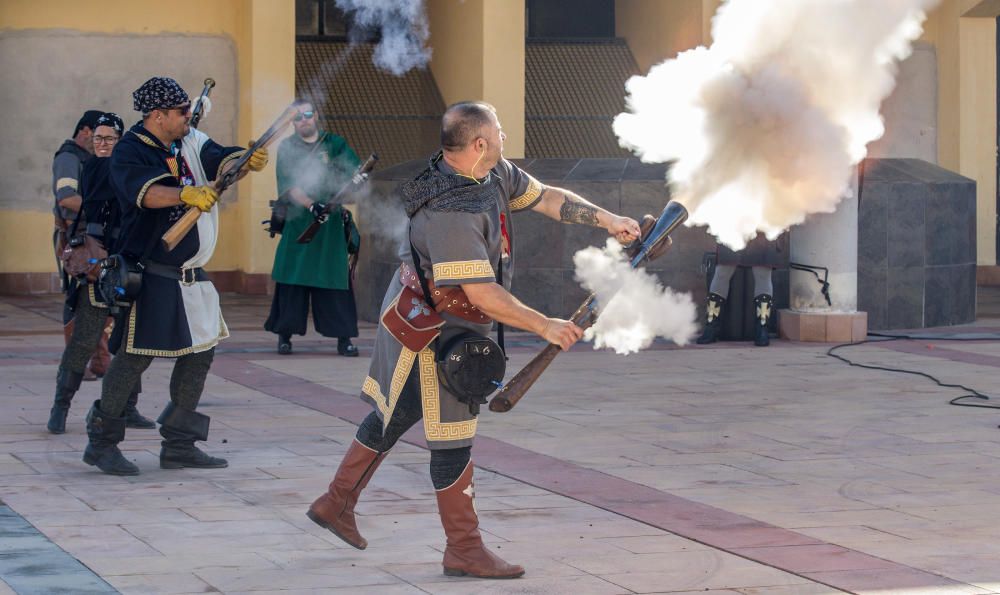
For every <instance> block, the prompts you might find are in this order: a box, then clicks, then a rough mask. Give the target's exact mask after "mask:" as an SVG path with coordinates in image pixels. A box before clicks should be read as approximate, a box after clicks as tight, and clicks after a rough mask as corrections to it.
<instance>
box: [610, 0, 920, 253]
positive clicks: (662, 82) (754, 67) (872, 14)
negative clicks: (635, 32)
mask: <svg viewBox="0 0 1000 595" xmlns="http://www.w3.org/2000/svg"><path fill="white" fill-rule="evenodd" d="M937 3H938V0H729V2H727V3H726V4H724V5H723V6H722V8H720V9H719V12H718V14H717V15H716V16H715V19H714V21H713V24H712V35H713V38H714V40H715V41H714V43H713V44H712V46H711V47H709V48H705V47H699V48H697V49H694V50H690V51H687V52H684V53H682V54H680V55H679V56H677V58H676V59H674V60H669V61H667V62H664V63H662V64H659V65H657V66H654V67H653V68H652V69H651V70H650V71H649V74H648V75H647V76H644V77H642V76H637V77H633V78H631V79H630V80H629V81H628V83H627V85H626V88H627V90H628V92H629V97H628V110H629V112H630V113H623V114H620V115H619V116H618V117H617V118H615V122H614V130H615V134H617V135H618V138H619V141H620V142H621V145H622V146H623V147H626V148H628V149H631V150H632V151H634V152H635V153H636V154H637V155H639V156H640V157H641V158H642V160H643V161H645V162H666V161H674V164H673V166H672V167H671V169H670V174H669V182H670V184H671V187H672V193H673V197H674V198H675V199H676V200H678V201H679V202H681V203H683V204H684V205H685V206H687V208H688V211H689V212H690V218H689V219H688V223H689V224H693V225H699V224H700V225H708V226H709V231H710V232H711V233H712V234H714V235H715V236H717V237H718V238H719V240H720V241H722V242H723V243H725V244H727V245H729V246H730V247H732V248H734V249H739V248H741V247H743V245H744V244H745V242H746V240H747V239H749V238H752V237H753V236H754V235H755V234H756V232H757V230H760V231H763V232H764V233H766V234H767V236H768V237H770V238H774V237H776V236H777V235H778V234H780V233H781V232H782V231H783V230H785V229H787V228H788V227H789V226H791V225H794V224H796V223H800V222H802V221H803V220H804V219H805V217H806V215H808V214H810V213H819V212H832V211H834V209H835V207H836V205H837V202H838V201H839V199H840V198H841V197H842V196H844V195H845V193H846V192H847V191H848V184H849V181H850V178H851V173H852V166H854V165H856V164H857V163H858V162H859V161H861V159H863V158H864V157H865V153H866V145H867V144H868V143H869V142H871V141H873V140H875V139H878V138H879V137H881V136H882V134H883V132H884V127H883V122H882V118H881V117H880V116H879V106H880V104H881V102H882V100H883V99H885V98H886V97H887V96H888V95H889V93H890V92H891V91H892V89H893V86H894V84H895V80H894V78H895V75H896V71H897V62H898V61H899V60H902V59H904V58H906V57H907V56H908V55H909V54H910V50H911V42H912V41H913V40H915V39H916V38H917V37H919V36H920V33H921V24H922V23H923V20H924V18H925V11H927V10H929V9H931V8H933V7H934V6H935V5H936V4H937Z"/></svg>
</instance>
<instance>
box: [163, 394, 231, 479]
mask: <svg viewBox="0 0 1000 595" xmlns="http://www.w3.org/2000/svg"><path fill="white" fill-rule="evenodd" d="M156 421H158V422H159V423H160V435H161V436H163V442H162V443H161V444H162V445H163V447H162V448H161V449H160V468H161V469H182V468H184V467H194V468H197V469H220V468H222V467H228V466H229V462H228V461H226V459H220V458H218V457H213V456H209V455H207V454H205V453H204V452H202V451H201V450H200V449H199V448H198V447H197V446H195V445H194V441H195V440H208V421H209V417H208V416H207V415H202V414H201V413H198V412H197V411H188V410H187V409H181V408H180V407H178V406H177V405H175V404H174V403H173V402H172V401H171V402H170V403H169V404H168V405H167V408H166V409H164V410H163V413H162V414H160V418H159V419H157V420H156Z"/></svg>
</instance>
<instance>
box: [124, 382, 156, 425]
mask: <svg viewBox="0 0 1000 595" xmlns="http://www.w3.org/2000/svg"><path fill="white" fill-rule="evenodd" d="M140 392H142V381H141V380H140V381H139V382H137V383H136V385H135V388H133V389H132V392H131V393H129V396H128V401H125V410H124V411H123V412H122V415H123V416H124V417H125V425H126V426H127V427H129V428H135V429H137V430H152V429H155V428H156V422H155V421H153V420H151V419H149V418H148V417H146V416H145V415H143V414H141V413H139V410H138V409H137V408H136V405H137V404H138V403H139V393H140Z"/></svg>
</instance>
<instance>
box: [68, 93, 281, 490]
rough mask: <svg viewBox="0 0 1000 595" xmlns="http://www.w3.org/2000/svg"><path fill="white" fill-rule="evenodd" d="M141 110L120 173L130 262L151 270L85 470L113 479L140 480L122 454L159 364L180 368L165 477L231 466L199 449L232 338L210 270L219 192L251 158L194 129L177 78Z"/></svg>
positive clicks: (138, 97) (127, 325) (132, 313)
mask: <svg viewBox="0 0 1000 595" xmlns="http://www.w3.org/2000/svg"><path fill="white" fill-rule="evenodd" d="M132 100H133V107H134V108H135V110H136V111H138V112H141V113H142V121H141V122H139V123H137V124H135V125H134V126H132V128H130V129H129V130H128V132H126V133H125V135H124V136H123V137H122V139H121V140H120V141H119V142H118V144H117V146H116V147H115V150H114V152H112V154H111V163H110V171H111V184H112V186H113V187H114V190H115V195H116V198H117V199H118V205H119V208H120V209H121V213H122V237H123V240H122V242H121V245H120V253H121V254H123V255H125V256H128V257H129V258H131V259H134V260H136V261H138V262H140V263H142V264H143V265H144V266H143V273H142V285H141V289H140V290H139V294H138V296H137V297H136V298H135V301H134V302H132V303H131V304H130V305H129V308H128V310H127V313H126V314H125V315H124V316H123V317H122V319H121V322H120V323H119V324H116V325H115V334H114V336H113V337H112V340H111V344H112V347H115V348H116V349H115V358H114V360H112V362H111V366H110V367H109V369H108V373H107V375H106V376H105V377H104V383H103V386H102V387H101V399H100V401H97V402H95V403H94V406H93V407H91V410H90V413H89V414H88V416H87V434H88V437H89V438H90V442H89V444H88V445H87V449H86V451H84V455H83V460H84V462H85V463H87V464H89V465H95V466H97V467H98V468H99V469H100V470H101V471H103V472H105V473H109V474H112V475H136V474H138V473H139V469H138V467H136V466H135V465H134V464H133V463H132V462H131V461H129V460H127V459H126V458H125V457H124V456H123V455H122V453H121V451H120V450H119V449H118V444H119V443H120V442H121V441H122V440H123V439H124V438H125V427H126V423H127V422H126V420H125V418H124V416H123V415H122V413H123V411H124V409H125V405H126V402H127V400H128V397H129V394H130V393H131V392H132V390H133V388H134V387H135V386H136V383H137V382H138V381H139V379H140V377H141V376H142V373H143V372H144V371H145V370H146V368H147V367H149V365H150V364H151V363H152V361H153V358H154V357H169V358H176V361H175V363H174V368H173V373H172V374H171V377H170V403H168V404H167V406H166V408H165V409H164V410H163V412H162V414H161V415H160V417H159V418H158V419H157V421H158V422H159V423H160V435H161V436H162V437H163V441H162V443H161V445H162V447H161V449H160V467H161V468H163V469H180V468H183V467H193V468H219V467H226V466H228V463H227V462H226V460H225V459H220V458H217V457H213V456H210V455H208V454H206V453H205V452H203V451H201V450H200V449H198V448H197V447H196V446H195V445H194V443H195V441H196V440H207V439H208V426H209V417H208V416H207V415H203V414H201V413H198V412H197V411H195V409H196V408H197V407H198V402H199V401H200V399H201V395H202V391H203V390H204V387H205V379H206V377H207V376H208V371H209V368H210V366H211V365H212V359H213V355H214V353H215V346H216V345H217V344H218V343H219V341H221V340H222V339H225V338H226V337H228V336H229V331H228V329H227V328H226V324H225V321H223V319H222V311H221V309H220V308H219V294H218V292H216V290H215V287H214V286H213V285H212V283H211V281H209V280H208V277H207V276H206V275H205V271H204V269H203V268H202V267H204V266H205V264H206V263H207V262H208V260H209V259H210V258H211V256H212V253H213V252H214V250H215V244H216V240H217V238H218V233H219V216H218V210H217V209H213V208H212V207H213V206H214V205H215V203H216V201H217V200H218V198H219V197H218V193H217V192H216V190H215V188H214V187H213V186H211V185H210V184H211V182H212V181H213V180H215V179H216V178H217V177H218V176H219V175H220V174H221V173H222V172H223V171H225V169H226V168H227V167H230V166H231V165H232V162H233V161H234V160H235V159H237V158H239V157H240V155H242V154H243V153H244V152H245V150H244V149H242V148H241V147H224V146H222V145H219V144H218V143H216V142H215V141H213V140H211V139H210V138H208V136H207V135H205V134H204V133H201V132H198V131H197V130H194V129H192V128H191V126H190V124H189V122H190V119H191V113H190V110H191V100H190V98H189V97H188V94H187V93H186V92H185V91H184V89H183V88H181V86H180V85H179V84H178V83H177V81H175V80H173V79H171V78H166V77H153V78H151V79H149V80H148V81H146V82H145V83H143V85H142V86H141V87H139V88H138V89H136V90H135V92H133V93H132ZM248 165H249V168H250V169H251V170H252V171H260V170H262V169H263V168H264V167H265V166H266V165H267V151H266V150H265V149H264V148H260V149H256V150H254V152H253V154H252V156H251V158H250V159H249V162H248ZM188 208H197V209H199V210H201V211H202V213H203V214H202V216H201V217H200V218H199V219H198V222H197V225H196V227H194V228H192V230H191V232H190V233H188V234H187V235H186V236H185V237H184V238H183V239H181V240H180V242H179V243H178V244H177V245H176V246H175V248H174V249H173V250H168V249H167V248H166V247H165V246H164V245H163V243H162V242H161V241H160V238H161V237H162V236H163V234H164V233H165V232H166V231H167V230H168V229H169V228H170V227H171V226H172V225H173V224H174V223H175V222H176V221H177V220H179V219H180V218H181V217H183V216H184V213H185V212H186V210H187V209H188ZM116 339H118V341H116ZM119 343H120V344H119Z"/></svg>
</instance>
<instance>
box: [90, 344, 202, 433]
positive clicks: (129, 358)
mask: <svg viewBox="0 0 1000 595" xmlns="http://www.w3.org/2000/svg"><path fill="white" fill-rule="evenodd" d="M214 357H215V348H214V347H213V348H212V349H209V350H208V351H202V352H200V353H189V354H187V355H182V356H181V357H179V358H177V361H176V362H175V363H174V371H173V373H172V374H171V375H170V400H171V401H172V402H173V403H174V405H176V406H178V407H180V408H181V409H186V410H188V411H194V410H195V409H197V408H198V401H200V400H201V393H202V391H204V390H205V378H207V377H208V370H209V368H211V367H212V359H213V358H214ZM151 363H153V356H151V355H136V354H134V353H128V352H126V351H125V350H124V349H123V350H120V351H119V352H118V355H116V356H115V358H114V359H113V360H111V366H109V367H108V373H107V374H105V376H104V382H103V384H102V385H101V411H103V412H104V413H105V414H107V415H110V416H111V417H121V414H122V411H123V410H124V409H125V402H126V401H128V397H129V394H131V392H132V387H134V386H135V385H136V382H138V380H139V379H140V378H141V377H142V373H143V372H145V371H146V368H148V367H149V364H151Z"/></svg>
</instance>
